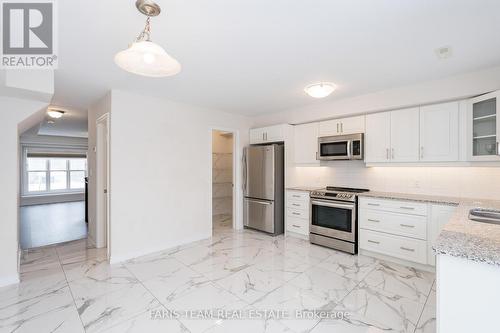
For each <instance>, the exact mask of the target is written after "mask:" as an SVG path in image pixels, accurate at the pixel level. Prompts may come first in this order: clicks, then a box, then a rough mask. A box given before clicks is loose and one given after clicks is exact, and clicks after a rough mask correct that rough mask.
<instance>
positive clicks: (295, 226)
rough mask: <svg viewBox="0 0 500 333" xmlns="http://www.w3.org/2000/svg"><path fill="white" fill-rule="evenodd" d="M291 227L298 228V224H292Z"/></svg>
mask: <svg viewBox="0 0 500 333" xmlns="http://www.w3.org/2000/svg"><path fill="white" fill-rule="evenodd" d="M292 227H294V228H300V225H296V224H292Z"/></svg>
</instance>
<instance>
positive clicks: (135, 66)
mask: <svg viewBox="0 0 500 333" xmlns="http://www.w3.org/2000/svg"><path fill="white" fill-rule="evenodd" d="M115 63H116V64H117V65H118V66H119V67H121V68H122V69H124V70H126V71H127V72H130V73H134V74H138V75H143V76H149V77H164V76H172V75H175V74H177V73H179V72H180V71H181V65H180V64H179V62H178V61H177V60H175V59H174V58H172V57H171V56H170V55H168V53H167V52H165V50H164V49H163V48H162V47H161V46H160V45H158V44H155V43H153V42H151V41H138V42H134V43H132V44H131V45H130V47H129V48H128V49H126V50H123V51H120V52H118V53H117V54H116V56H115Z"/></svg>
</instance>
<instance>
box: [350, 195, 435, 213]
mask: <svg viewBox="0 0 500 333" xmlns="http://www.w3.org/2000/svg"><path fill="white" fill-rule="evenodd" d="M359 205H360V207H361V208H367V209H377V210H385V211H388V212H395V213H402V214H412V215H422V216H426V215H427V204H425V203H421V202H414V201H402V200H387V199H372V198H360V200H359Z"/></svg>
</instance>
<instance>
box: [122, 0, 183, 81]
mask: <svg viewBox="0 0 500 333" xmlns="http://www.w3.org/2000/svg"><path fill="white" fill-rule="evenodd" d="M135 6H136V7H137V9H138V10H139V11H140V12H141V13H142V14H144V15H146V16H147V19H146V26H145V27H144V30H143V31H142V32H141V33H140V34H139V36H137V38H136V40H135V41H134V42H133V43H132V44H131V45H129V47H128V48H127V49H126V50H123V51H120V52H118V53H117V54H116V55H115V63H116V64H117V65H118V66H119V67H121V68H122V69H124V70H126V71H127V72H130V73H134V74H137V75H143V76H149V77H165V76H172V75H175V74H177V73H179V72H180V71H181V65H180V64H179V62H178V61H177V60H175V59H174V58H173V57H171V56H170V55H168V53H167V52H165V50H164V49H163V48H162V47H161V46H160V45H158V44H155V43H153V42H152V41H151V17H154V16H158V15H159V14H160V11H161V9H160V6H159V5H158V4H156V3H155V2H153V1H150V0H137V1H136V3H135Z"/></svg>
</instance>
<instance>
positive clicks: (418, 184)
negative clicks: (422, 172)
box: [413, 180, 420, 188]
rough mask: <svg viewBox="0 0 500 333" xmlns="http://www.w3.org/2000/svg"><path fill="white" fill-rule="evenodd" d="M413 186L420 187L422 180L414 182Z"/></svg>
mask: <svg viewBox="0 0 500 333" xmlns="http://www.w3.org/2000/svg"><path fill="white" fill-rule="evenodd" d="M413 187H414V188H420V182H419V181H418V180H416V181H415V183H413Z"/></svg>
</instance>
